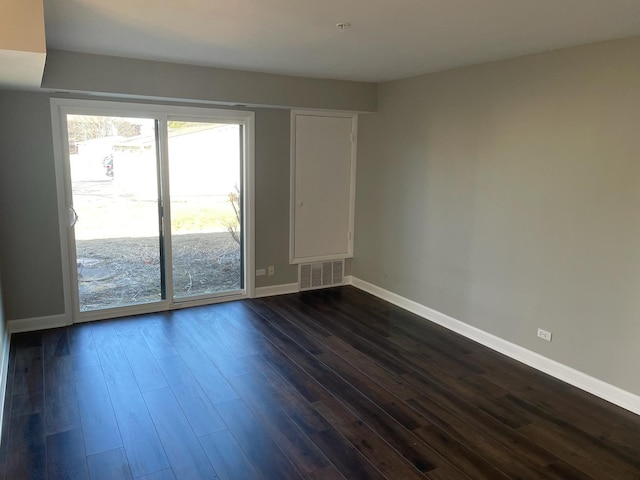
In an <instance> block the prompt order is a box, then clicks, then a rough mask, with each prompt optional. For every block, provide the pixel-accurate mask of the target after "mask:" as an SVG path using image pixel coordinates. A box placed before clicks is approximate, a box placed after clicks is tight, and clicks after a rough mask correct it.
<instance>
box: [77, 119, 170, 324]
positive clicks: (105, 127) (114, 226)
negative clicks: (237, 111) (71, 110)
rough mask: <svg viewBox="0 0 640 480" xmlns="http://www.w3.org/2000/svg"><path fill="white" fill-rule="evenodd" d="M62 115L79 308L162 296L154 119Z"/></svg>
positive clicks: (112, 306)
mask: <svg viewBox="0 0 640 480" xmlns="http://www.w3.org/2000/svg"><path fill="white" fill-rule="evenodd" d="M66 120H67V133H68V141H69V173H70V180H71V192H72V205H73V208H74V209H75V212H76V215H77V221H76V222H75V226H74V227H73V236H72V238H75V241H74V243H75V260H76V267H77V292H78V303H79V308H80V311H81V312H86V311H92V310H99V309H105V308H115V307H123V306H130V305H138V304H143V303H149V302H155V301H160V300H161V299H162V298H163V290H164V288H163V285H162V283H163V281H162V259H161V256H160V240H161V239H160V223H159V222H160V221H159V216H158V201H159V194H158V161H157V147H156V145H157V140H156V138H157V137H156V121H155V120H153V119H143V118H122V117H111V116H98V115H67V116H66Z"/></svg>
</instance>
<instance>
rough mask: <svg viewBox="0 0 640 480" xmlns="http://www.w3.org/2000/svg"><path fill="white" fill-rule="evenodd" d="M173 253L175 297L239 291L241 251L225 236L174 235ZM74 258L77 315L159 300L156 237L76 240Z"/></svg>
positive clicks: (158, 266)
mask: <svg viewBox="0 0 640 480" xmlns="http://www.w3.org/2000/svg"><path fill="white" fill-rule="evenodd" d="M172 254H173V264H174V267H173V283H174V295H175V296H176V297H187V296H191V295H202V294H208V293H216V292H222V291H227V290H235V289H239V288H240V287H241V285H240V278H241V271H240V270H241V268H240V248H239V246H238V244H237V243H236V242H235V241H234V240H233V238H232V237H231V235H230V234H229V233H227V232H219V233H202V234H192V235H175V236H174V238H173V252H172ZM77 257H78V261H77V265H78V281H79V292H80V310H81V311H86V310H95V309H98V308H106V307H115V306H121V305H131V304H136V303H145V302H152V301H157V300H160V255H159V248H158V239H157V238H153V237H151V238H150V237H144V238H111V239H98V240H78V241H77Z"/></svg>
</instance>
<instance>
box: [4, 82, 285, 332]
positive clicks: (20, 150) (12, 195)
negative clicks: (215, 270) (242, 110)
mask: <svg viewBox="0 0 640 480" xmlns="http://www.w3.org/2000/svg"><path fill="white" fill-rule="evenodd" d="M49 98H50V95H48V94H42V93H28V92H14V91H0V225H2V229H1V230H0V270H2V274H3V280H4V283H3V293H4V300H5V313H6V318H7V320H15V319H20V318H33V317H40V316H49V315H56V314H61V313H63V312H64V301H63V290H62V266H61V259H60V238H59V229H58V211H57V203H56V202H57V197H56V183H55V167H54V159H53V144H52V132H51V113H50V104H49ZM255 125H256V144H255V151H256V155H255V163H256V168H255V170H256V188H255V192H256V196H255V201H256V212H255V213H256V232H255V237H256V265H257V266H258V267H257V268H264V267H265V266H267V265H274V266H275V271H276V274H275V275H274V276H272V277H258V279H257V280H258V281H257V282H256V284H257V286H268V285H277V284H286V283H293V282H296V281H297V269H296V267H295V266H291V265H289V256H288V255H289V254H288V244H289V243H288V242H289V111H288V110H273V109H256V122H255Z"/></svg>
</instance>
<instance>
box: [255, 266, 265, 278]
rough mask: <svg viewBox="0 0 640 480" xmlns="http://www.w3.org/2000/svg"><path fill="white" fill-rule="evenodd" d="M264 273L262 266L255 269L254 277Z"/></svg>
mask: <svg viewBox="0 0 640 480" xmlns="http://www.w3.org/2000/svg"><path fill="white" fill-rule="evenodd" d="M264 274H265V271H264V268H259V269H258V270H256V277H261V276H263V275H264Z"/></svg>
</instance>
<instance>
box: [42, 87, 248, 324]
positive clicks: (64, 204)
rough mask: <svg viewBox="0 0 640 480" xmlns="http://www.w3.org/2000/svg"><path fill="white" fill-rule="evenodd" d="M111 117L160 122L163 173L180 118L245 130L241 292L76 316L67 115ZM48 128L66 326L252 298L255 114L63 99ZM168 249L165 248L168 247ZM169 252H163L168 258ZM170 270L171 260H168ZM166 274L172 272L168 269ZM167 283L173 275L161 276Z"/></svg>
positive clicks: (165, 185)
mask: <svg viewBox="0 0 640 480" xmlns="http://www.w3.org/2000/svg"><path fill="white" fill-rule="evenodd" d="M68 114H79V115H113V116H124V117H130V118H135V117H141V118H155V119H158V120H160V125H161V129H160V132H159V136H160V145H159V148H160V158H161V162H162V163H163V168H164V169H165V171H167V162H168V135H167V121H170V120H171V119H175V118H179V119H180V120H185V121H196V122H197V121H203V122H215V121H224V122H227V123H236V124H239V125H243V126H244V146H243V147H244V155H243V159H242V161H243V165H242V175H243V179H242V180H243V196H244V198H243V208H244V211H243V226H242V228H243V236H244V245H243V248H244V251H243V252H242V254H243V255H244V271H243V276H244V288H243V289H241V290H238V291H233V292H223V293H221V294H216V295H211V296H206V297H202V298H200V297H194V298H189V299H184V300H181V299H177V300H174V299H173V298H172V297H173V294H172V292H171V295H167V297H168V298H167V299H165V300H162V301H158V302H154V303H149V304H143V305H134V306H124V307H118V308H110V309H101V310H95V311H87V312H80V310H79V302H78V298H77V292H78V289H77V272H76V270H75V269H74V268H73V266H74V262H75V245H72V243H74V239H73V236H72V235H71V234H70V221H69V207H70V206H71V185H70V174H69V165H68V158H69V151H68V149H69V146H68V138H67V125H66V115H68ZM51 122H52V128H53V147H54V148H53V150H54V160H55V171H56V188H57V191H58V216H59V227H60V248H61V256H62V273H63V283H64V285H63V287H64V305H65V313H64V316H65V323H66V324H68V325H70V324H72V323H78V322H85V321H92V320H98V319H104V318H115V317H121V316H129V315H138V314H142V313H152V312H158V311H167V310H175V309H179V308H185V307H192V306H198V305H207V304H213V303H218V302H222V301H228V300H238V299H242V298H250V297H253V296H254V290H255V276H254V275H255V256H254V250H255V248H254V245H255V243H254V239H255V232H254V225H255V221H254V204H255V200H254V199H255V197H254V190H255V189H254V185H255V184H254V182H255V175H254V165H255V161H254V158H255V150H254V149H255V113H254V112H252V111H245V110H228V109H220V108H214V107H211V108H209V107H183V106H174V105H160V104H146V103H130V102H118V101H102V100H81V99H67V98H51ZM162 182H163V188H164V190H165V191H166V192H168V191H169V184H168V182H169V179H168V178H167V177H166V176H165V177H164V178H163V179H162ZM169 215H170V213H169V214H166V215H165V220H166V222H165V223H166V225H165V239H164V241H165V242H169V241H170V240H169V239H170V236H171V225H170V223H171V222H170V217H169ZM167 245H168V244H165V247H167ZM169 250H170V249H168V248H165V251H166V252H168V255H169V256H170V251H169ZM168 262H169V263H168V265H171V263H170V262H171V258H170V257H169V258H168ZM167 270H170V269H167ZM165 273H166V275H167V276H166V279H167V283H168V284H170V282H171V280H172V279H171V272H170V271H169V272H165ZM74 282H76V284H74Z"/></svg>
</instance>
